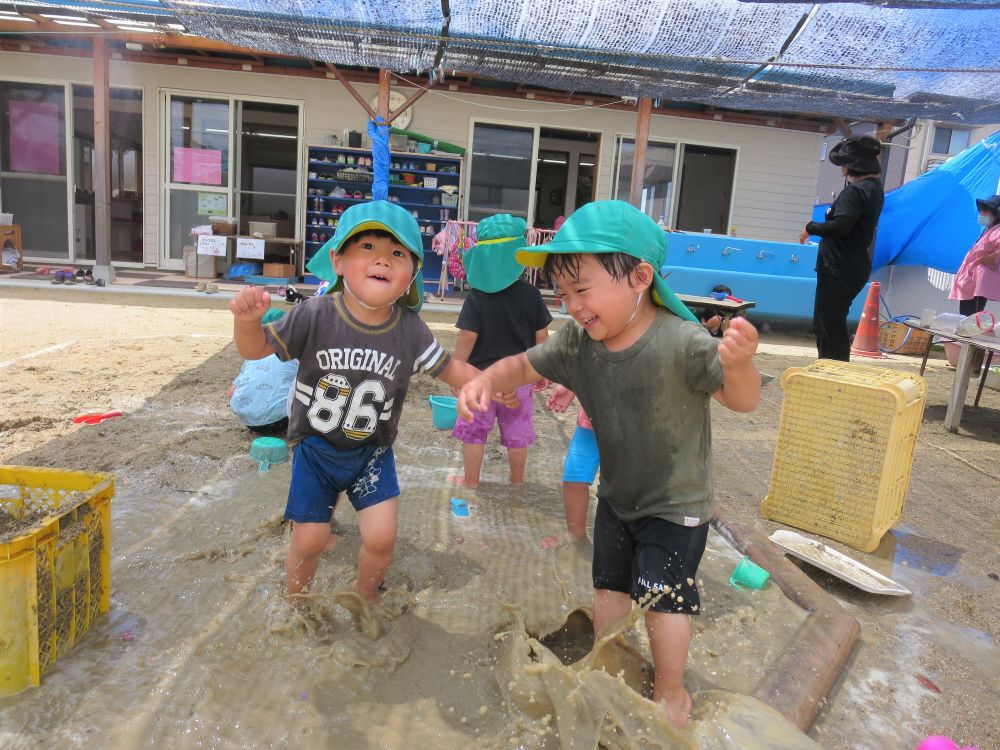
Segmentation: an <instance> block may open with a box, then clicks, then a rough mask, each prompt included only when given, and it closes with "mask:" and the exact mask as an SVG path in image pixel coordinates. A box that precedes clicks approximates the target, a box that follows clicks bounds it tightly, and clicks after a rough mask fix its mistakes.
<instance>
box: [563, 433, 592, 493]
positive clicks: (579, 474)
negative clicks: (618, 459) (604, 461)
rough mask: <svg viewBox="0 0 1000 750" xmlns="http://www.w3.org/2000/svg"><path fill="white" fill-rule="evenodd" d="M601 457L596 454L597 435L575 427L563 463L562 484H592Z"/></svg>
mask: <svg viewBox="0 0 1000 750" xmlns="http://www.w3.org/2000/svg"><path fill="white" fill-rule="evenodd" d="M600 466H601V457H600V456H599V455H598V453H597V435H595V434H594V431H593V430H588V429H587V428H586V427H581V426H580V425H577V426H576V432H574V433H573V438H572V439H571V440H570V441H569V449H568V450H567V451H566V461H565V462H564V463H563V481H564V482H583V483H585V484H593V483H594V479H595V478H596V477H597V470H598V469H599V468H600Z"/></svg>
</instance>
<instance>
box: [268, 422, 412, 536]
mask: <svg viewBox="0 0 1000 750" xmlns="http://www.w3.org/2000/svg"><path fill="white" fill-rule="evenodd" d="M345 490H346V491H347V499H348V500H350V501H351V505H353V506H354V510H356V511H362V510H364V509H365V508H370V507H371V506H373V505H377V504H378V503H381V502H382V501H383V500H390V499H392V498H394V497H397V496H398V495H399V483H398V482H397V481H396V459H395V458H394V457H393V455H392V447H391V446H378V445H363V446H361V447H359V448H353V449H350V450H343V449H341V448H334V447H333V446H332V445H330V444H329V443H328V442H326V440H324V439H323V438H321V437H318V436H316V435H310V436H309V437H307V438H305V439H304V440H303V441H302V442H301V443H299V444H298V445H296V446H295V449H294V451H293V453H292V481H291V484H290V485H289V487H288V503H287V505H285V518H286V519H287V520H289V521H296V522H298V523H330V519H331V518H333V509H334V507H335V506H336V505H337V498H338V497H339V496H340V493H341V492H343V491H345Z"/></svg>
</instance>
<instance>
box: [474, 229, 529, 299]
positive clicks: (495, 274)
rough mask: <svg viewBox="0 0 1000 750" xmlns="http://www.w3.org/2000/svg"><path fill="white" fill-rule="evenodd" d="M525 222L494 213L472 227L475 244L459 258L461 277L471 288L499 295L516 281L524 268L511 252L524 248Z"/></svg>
mask: <svg viewBox="0 0 1000 750" xmlns="http://www.w3.org/2000/svg"><path fill="white" fill-rule="evenodd" d="M527 231H528V223H527V222H526V221H525V220H524V219H522V218H520V217H519V216H511V215H510V214H496V215H495V216H487V217H486V218H485V219H482V220H481V221H480V222H479V225H478V226H477V227H476V244H475V245H473V246H472V247H470V248H469V249H468V251H466V253H465V255H463V256H462V263H463V264H464V265H465V275H466V276H468V278H469V284H471V285H472V288H473V289H478V290H479V291H481V292H488V293H490V294H493V293H494V292H500V291H503V290H504V289H506V288H507V287H509V286H510V285H511V284H513V283H514V282H515V281H517V280H518V279H519V278H520V277H521V274H522V273H524V266H522V265H521V264H520V263H518V262H517V259H516V258H515V257H514V252H515V251H516V250H518V249H519V248H522V247H524V243H525V241H526V240H525V238H524V233H525V232H527Z"/></svg>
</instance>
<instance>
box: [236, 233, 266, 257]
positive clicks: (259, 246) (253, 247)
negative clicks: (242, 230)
mask: <svg viewBox="0 0 1000 750" xmlns="http://www.w3.org/2000/svg"><path fill="white" fill-rule="evenodd" d="M236 257H237V258H254V259H256V260H264V240H256V239H253V238H252V237H238V238H237V239H236Z"/></svg>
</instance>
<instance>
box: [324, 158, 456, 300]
mask: <svg viewBox="0 0 1000 750" xmlns="http://www.w3.org/2000/svg"><path fill="white" fill-rule="evenodd" d="M371 158H372V155H371V151H369V150H367V149H363V148H348V147H341V146H309V147H308V161H309V166H308V169H307V172H306V221H305V239H306V241H305V262H306V263H308V262H309V260H311V259H312V257H313V255H315V254H316V252H317V251H318V250H319V249H320V248H321V247H322V246H323V243H325V242H326V241H327V240H328V239H330V237H332V236H333V235H334V232H336V231H337V223H338V221H339V220H340V215H341V214H342V213H343V212H344V210H346V209H347V208H349V207H350V206H353V205H355V204H357V203H364V202H365V201H369V200H371V199H372V195H371V193H372V179H373V174H372V162H371ZM389 161H390V169H389V200H391V201H393V202H395V203H398V204H399V205H400V206H402V207H403V208H405V209H407V210H408V211H410V213H412V214H413V217H414V218H415V219H416V220H417V223H418V224H419V225H420V232H421V235H422V236H423V242H424V269H423V270H424V279H425V280H427V281H430V280H434V282H435V283H437V278H438V277H439V276H440V273H441V258H440V257H439V256H437V255H435V254H434V253H432V252H431V240H432V239H433V238H434V235H435V234H437V233H438V232H439V231H441V229H443V228H444V225H445V223H447V221H448V220H449V219H457V218H458V211H459V206H461V203H462V199H461V195H460V191H461V186H462V157H460V156H443V155H441V154H421V153H408V152H399V151H390V152H389ZM428 183H429V184H430V185H431V186H427V185H428ZM442 188H452V190H450V191H449V190H448V189H442Z"/></svg>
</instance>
